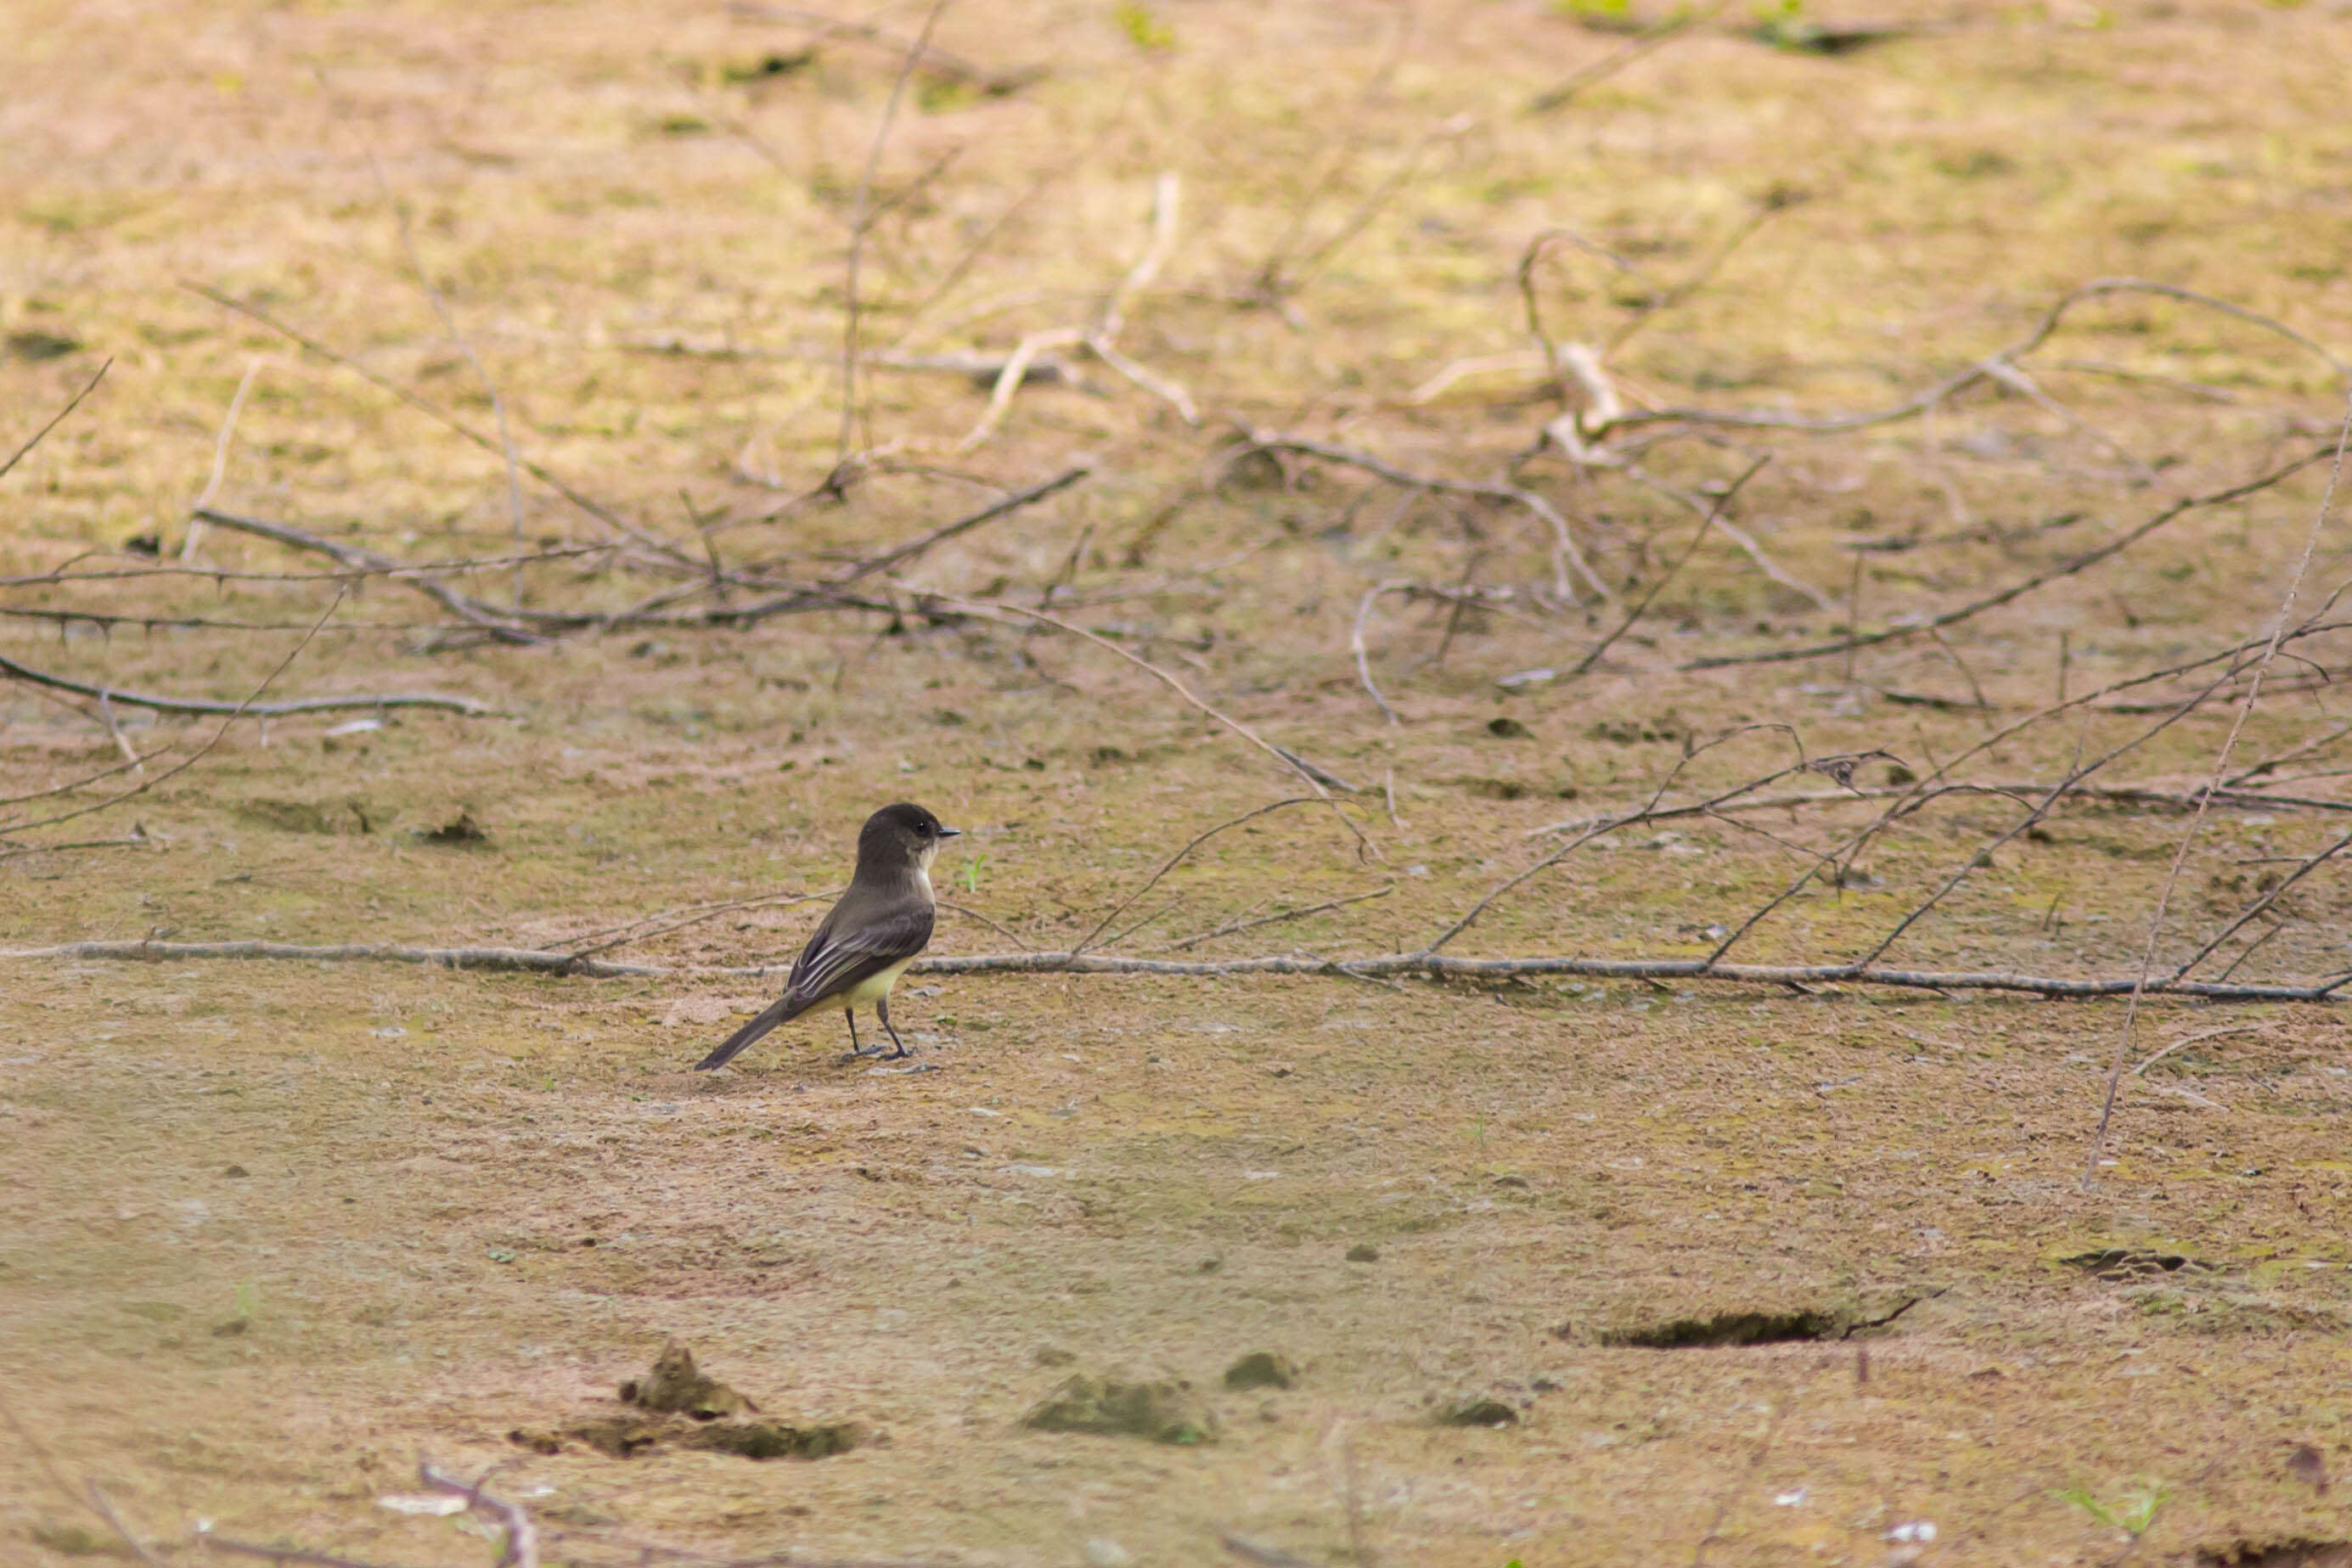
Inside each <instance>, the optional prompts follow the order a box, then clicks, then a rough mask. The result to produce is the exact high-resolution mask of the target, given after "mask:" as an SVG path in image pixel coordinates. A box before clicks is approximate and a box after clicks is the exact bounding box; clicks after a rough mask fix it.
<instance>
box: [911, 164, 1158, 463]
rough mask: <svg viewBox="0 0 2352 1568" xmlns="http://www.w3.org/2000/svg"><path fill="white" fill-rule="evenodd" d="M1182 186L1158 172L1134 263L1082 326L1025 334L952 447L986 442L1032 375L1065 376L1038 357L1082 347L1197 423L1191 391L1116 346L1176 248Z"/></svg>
mask: <svg viewBox="0 0 2352 1568" xmlns="http://www.w3.org/2000/svg"><path fill="white" fill-rule="evenodd" d="M1181 189H1182V187H1181V184H1180V183H1179V182H1178V180H1177V177H1176V175H1175V174H1174V173H1172V172H1161V174H1160V177H1159V178H1158V179H1157V180H1155V181H1154V182H1153V183H1152V197H1151V237H1150V241H1149V242H1148V243H1147V244H1146V245H1145V246H1144V251H1143V254H1142V255H1141V256H1139V257H1138V258H1137V259H1136V262H1135V265H1134V266H1133V267H1129V269H1128V271H1127V273H1126V275H1125V276H1124V277H1121V278H1120V279H1119V281H1118V283H1117V284H1116V285H1114V286H1113V287H1112V288H1111V290H1110V292H1109V293H1108V295H1106V296H1105V297H1104V298H1103V303H1102V308H1101V309H1100V310H1099V311H1098V312H1097V315H1096V318H1095V320H1094V322H1093V323H1092V324H1091V325H1089V326H1085V327H1050V328H1046V329H1044V330H1042V331H1036V332H1031V333H1028V334H1026V335H1025V336H1024V337H1023V338H1022V340H1021V341H1020V342H1019V343H1017V344H1015V345H1014V347H1013V351H1012V353H1010V354H1008V355H1007V356H1005V358H1004V360H1003V363H1002V365H1001V366H1000V367H999V368H998V370H997V372H996V380H995V383H994V385H993V386H992V387H991V388H990V391H989V395H988V406H987V408H986V409H985V410H983V411H982V413H981V416H980V419H979V422H978V423H975V424H974V425H973V426H972V427H971V430H970V431H969V432H968V433H967V434H965V435H964V437H963V439H962V440H961V441H959V442H958V443H957V444H956V447H955V449H956V451H958V452H959V453H963V452H971V451H976V450H977V449H978V448H980V447H981V446H982V445H983V444H986V443H987V441H988V439H989V437H990V436H992V435H993V434H996V429H997V427H998V426H999V425H1000V424H1002V423H1003V422H1004V416H1005V415H1006V414H1007V413H1009V412H1011V410H1012V407H1013V394H1014V393H1015V392H1019V391H1020V389H1021V387H1022V385H1023V384H1024V382H1027V381H1029V380H1030V379H1031V378H1032V376H1033V375H1034V376H1035V378H1036V379H1038V380H1041V381H1042V380H1047V379H1067V378H1068V377H1069V371H1068V369H1067V367H1066V366H1061V365H1059V364H1058V362H1057V361H1043V363H1044V365H1045V366H1050V367H1053V368H1054V369H1055V371H1056V375H1055V376H1054V377H1048V376H1047V375H1046V374H1045V372H1044V371H1043V370H1041V369H1040V368H1039V366H1040V362H1041V357H1042V356H1044V355H1045V354H1047V353H1049V352H1051V351H1052V350H1056V349H1072V348H1080V347H1083V348H1085V349H1086V350H1087V351H1088V352H1089V353H1091V354H1093V355H1094V356H1095V358H1097V359H1098V360H1100V361H1102V362H1103V363H1104V364H1106V365H1108V366H1109V367H1110V368H1111V369H1112V370H1114V371H1118V373H1119V374H1120V375H1122V376H1124V377H1126V378H1127V379H1128V380H1129V381H1130V382H1134V383H1135V384H1136V385H1137V386H1139V387H1141V388H1142V389H1143V390H1144V391H1145V392H1150V394H1151V395H1152V396H1154V397H1156V398H1159V399H1160V400H1161V401H1162V402H1166V403H1168V404H1169V405H1170V406H1171V407H1172V408H1173V409H1175V411H1176V413H1177V416H1178V417H1179V418H1181V420H1183V422H1184V423H1186V424H1191V425H1197V424H1199V423H1201V411H1200V409H1199V408H1198V407H1197V406H1196V405H1195V404H1194V403H1193V402H1192V394H1191V393H1190V392H1186V391H1185V390H1184V389H1183V387H1181V386H1180V385H1179V384H1177V383H1176V382H1172V381H1170V380H1169V379H1168V378H1166V377H1165V376H1162V375H1160V373H1159V372H1158V371H1154V370H1151V369H1150V368H1149V367H1148V366H1145V365H1143V364H1140V363H1139V362H1138V361H1135V360H1133V359H1131V358H1129V356H1128V355H1127V354H1126V353H1125V352H1124V351H1122V350H1120V349H1119V347H1118V334H1119V332H1120V330H1121V329H1123V328H1124V327H1125V326H1126V324H1127V311H1128V308H1129V306H1130V305H1131V304H1132V303H1133V302H1134V300H1135V298H1136V297H1137V296H1139V295H1140V294H1141V293H1142V292H1143V290H1145V289H1146V288H1148V287H1150V286H1151V283H1152V280H1153V279H1154V278H1156V277H1159V276H1160V268H1161V267H1164V266H1165V265H1166V264H1167V261H1168V257H1169V256H1171V254H1173V252H1174V250H1175V246H1176V217H1177V204H1178V201H1179V197H1180V193H1181Z"/></svg>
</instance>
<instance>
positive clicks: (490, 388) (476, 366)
mask: <svg viewBox="0 0 2352 1568" xmlns="http://www.w3.org/2000/svg"><path fill="white" fill-rule="evenodd" d="M367 160H368V168H369V170H370V171H371V172H373V173H374V175H375V186H376V190H377V191H378V193H381V194H382V195H383V199H384V203H385V204H386V205H388V206H390V207H391V208H392V216H393V221H394V223H395V224H396V225H399V229H400V248H401V250H402V251H403V252H404V253H405V254H406V256H408V270H409V271H410V272H411V273H413V274H415V277H416V287H418V288H420V289H422V290H424V292H425V298H426V299H428V300H430V301H432V304H433V314H434V315H435V316H436V317H438V318H439V319H440V321H441V329H442V330H443V331H444V332H446V333H447V334H449V339H450V340H451V341H452V342H454V343H456V344H457V351H458V352H459V353H461V354H463V355H464V356H465V357H466V363H467V364H468V365H470V366H471V367H473V371H474V379H475V380H477V381H478V382H481V383H482V391H483V392H485V393H487V394H488V397H489V400H490V414H491V417H492V418H494V419H495V420H496V421H497V422H498V427H499V456H500V457H501V458H502V459H503V460H504V461H505V464H506V479H507V521H508V525H509V528H510V529H511V530H512V532H513V535H514V545H515V549H516V551H517V552H518V553H520V551H521V549H522V533H523V528H522V473H521V467H520V463H519V462H518V460H517V458H516V456H515V442H514V426H513V423H511V422H510V421H509V419H508V418H507V400H506V396H505V394H504V393H502V392H499V383H498V382H496V381H494V380H492V379H491V376H490V368H489V367H488V365H486V364H484V363H482V356H481V355H479V354H478V353H476V352H475V351H474V344H473V340H471V339H469V338H467V336H466V334H465V333H464V332H462V331H460V330H459V329H458V327H457V313H456V312H455V311H453V310H451V309H450V308H449V301H448V300H447V299H446V298H444V297H443V296H442V293H441V290H440V289H439V288H438V287H436V286H435V285H434V282H433V276H432V274H431V273H429V272H427V271H426V270H425V258H424V257H423V256H419V255H418V254H417V252H416V236H415V234H414V233H413V232H412V231H411V230H410V228H409V225H408V207H407V205H406V204H404V203H403V202H402V201H401V200H400V199H399V198H398V197H397V196H395V195H394V194H393V190H392V182H391V181H389V180H387V179H386V178H384V172H383V162H382V161H381V160H379V159H378V158H377V157H376V155H375V149H374V148H373V146H371V147H369V148H368V149H367ZM231 417H232V418H233V417H234V415H232V416H231ZM210 499H211V497H210V496H209V495H207V496H206V497H205V500H206V501H209V500H210ZM201 505H202V503H200V504H199V506H200V507H201ZM513 584H514V601H515V602H516V603H517V604H520V603H521V602H522V572H521V570H520V569H518V570H516V572H515V575H514V579H513Z"/></svg>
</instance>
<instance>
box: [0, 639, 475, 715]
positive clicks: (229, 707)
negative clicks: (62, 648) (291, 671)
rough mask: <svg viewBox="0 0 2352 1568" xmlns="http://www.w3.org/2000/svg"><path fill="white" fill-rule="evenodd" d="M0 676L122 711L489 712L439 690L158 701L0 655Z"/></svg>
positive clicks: (472, 713) (156, 698)
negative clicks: (281, 698)
mask: <svg viewBox="0 0 2352 1568" xmlns="http://www.w3.org/2000/svg"><path fill="white" fill-rule="evenodd" d="M0 675H5V676H7V677H10V678H11V679H15V680H19V681H26V682H29V683H31V684H32V685H40V686H47V687H48V688H50V689H51V690H52V691H60V692H72V693H74V694H76V695H79V696H86V697H96V698H98V699H99V700H100V702H102V703H108V702H111V703H121V704H122V705H123V706H126V707H143V708H152V709H153V710H154V711H155V712H157V713H226V714H246V715H250V716H253V717H256V718H276V717H278V716H282V715H285V714H289V713H341V712H345V711H348V710H350V709H352V708H395V707H415V708H439V709H442V710H443V711H445V712H448V713H462V714H467V715H480V714H487V713H492V712H495V711H497V710H495V709H493V708H492V707H491V706H489V705H488V703H484V702H478V701H477V700H476V699H474V698H472V697H460V696H450V695H445V694H443V693H439V692H380V693H376V694H374V695H364V694H362V695H352V696H347V697H297V698H294V699H293V700H291V701H289V702H280V703H257V702H254V701H252V700H251V699H250V698H248V699H247V700H246V701H244V702H236V703H231V702H218V701H215V700H213V699H210V698H205V697H159V696H151V695H148V694H146V693H143V692H131V691H124V690H122V689H121V688H119V687H116V686H94V685H89V683H88V682H85V681H76V680H68V678H67V677H65V676H63V675H53V674H48V673H47V672H46V671H42V670H37V669H34V668H33V667H32V666H31V665H29V664H18V663H16V660H14V659H11V658H8V657H6V656H5V654H0Z"/></svg>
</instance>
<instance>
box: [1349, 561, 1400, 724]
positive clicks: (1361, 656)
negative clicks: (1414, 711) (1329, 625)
mask: <svg viewBox="0 0 2352 1568" xmlns="http://www.w3.org/2000/svg"><path fill="white" fill-rule="evenodd" d="M1413 586H1414V585H1413V584H1412V582H1411V581H1409V580H1405V579H1402V578H1391V579H1390V580H1388V581H1386V582H1376V583H1374V584H1373V585H1372V586H1371V587H1370V588H1368V589H1366V590H1364V596H1363V598H1361V599H1360V600H1358V601H1356V622H1355V624H1354V626H1353V627H1351V628H1350V629H1349V632H1348V652H1349V653H1352V654H1353V655H1355V660H1356V679H1357V681H1358V682H1360V684H1361V685H1362V686H1363V688H1364V690H1365V692H1366V693H1367V694H1368V695H1370V697H1371V699H1372V706H1375V707H1377V708H1379V709H1380V710H1381V716H1382V717H1383V718H1385V719H1387V720H1388V721H1389V723H1390V724H1391V726H1402V724H1403V723H1404V720H1402V719H1401V718H1399V717H1397V714H1396V709H1394V708H1392V707H1391V706H1389V699H1388V698H1386V697H1384V696H1382V695H1381V688H1380V687H1379V686H1377V685H1374V684H1373V683H1372V664H1371V653H1370V649H1368V648H1367V647H1366V646H1365V643H1364V622H1365V620H1366V619H1367V618H1368V617H1369V616H1370V614H1371V612H1372V606H1373V605H1375V604H1377V603H1379V602H1380V599H1381V595H1382V594H1384V593H1399V592H1402V591H1406V590H1409V589H1411V588H1412V587H1413Z"/></svg>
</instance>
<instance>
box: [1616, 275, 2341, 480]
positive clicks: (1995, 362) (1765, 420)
mask: <svg viewBox="0 0 2352 1568" xmlns="http://www.w3.org/2000/svg"><path fill="white" fill-rule="evenodd" d="M2116 294H2152V295H2158V296H2161V297H2163V298H2170V299H2178V300H2179V301H2181V302H2183V303H2184V304H2190V305H2199V306H2202V307H2204V308H2208V309H2211V310H2218V311H2220V312H2221V314H2223V315H2225V316H2229V317H2231V318H2233V319H2237V320H2240V321H2244V322H2246V323H2248V324H2250V325H2252V326H2256V327H2260V328H2262V329H2263V330H2265V331H2268V332H2273V333H2276V334H2277V335H2279V336H2281V337H2283V338H2285V339H2286V340H2288V341H2290V342H2292V343H2294V344H2296V345H2298V346H2299V347H2301V348H2304V349H2305V350H2309V351H2310V352H2311V353H2313V354H2315V355H2316V356H2317V357H2318V358H2319V359H2320V360H2322V361H2325V362H2326V365H2327V368H2328V369H2329V370H2330V371H2333V372H2334V373H2335V374H2336V378H2337V379H2338V380H2339V381H2345V382H2352V362H2347V361H2345V360H2343V359H2341V358H2339V357H2338V356H2337V355H2336V354H2335V353H2334V352H2332V351H2330V350H2328V349H2326V347H2324V346H2323V345H2321V344H2320V343H2319V342H2317V341H2316V340H2314V339H2312V338H2310V337H2308V336H2306V335H2305V334H2304V333H2302V332H2298V331H2296V330H2295V329H2294V328H2292V327H2289V326H2287V325H2286V324H2285V323H2284V322H2283V321H2279V320H2276V319H2273V318H2271V317H2268V316H2265V315H2263V314H2262V313H2261V312H2260V311H2256V310H2249V309H2247V308H2245V307H2244V306H2242V305H2234V304H2231V302H2230V301H2229V300H2226V299H2221V298H2215V297H2214V296H2212V295H2210V294H2200V293H2199V292H2198V291H2197V290H2196V289H2193V288H2183V287H2179V286H2178V285H2176V284H2170V283H2156V282H2151V281H2149V280H2147V279H2146V278H2139V277H2102V278H2095V279H2094V280H2092V281H2091V282H2089V283H2085V284H2083V285H2082V286H2080V287H2076V288H2074V289H2070V290H2069V291H2068V292H2067V293H2065V294H2064V295H2063V296H2061V297H2060V298H2059V299H2058V300H2057V302H2056V303H2055V304H2053V305H2052V306H2051V307H2050V308H2049V309H2048V310H2046V311H2045V312H2043V314H2042V319H2041V320H2040V321H2038V322H2036V323H2035V324H2034V327H2033V329H2032V331H2030V332H2028V333H2026V334H2025V336H2023V337H2022V338H2020V339H2019V340H2017V341H2015V342H2013V343H2011V344H2010V345H2009V346H2008V347H2006V348H2003V349H1999V350H1995V351H1994V352H1992V353H1990V354H1988V355H1986V356H1985V357H1984V358H1983V359H1981V360H1979V361H1976V362H1975V363H1973V364H1971V365H1969V367H1968V368H1966V369H1965V370H1962V371H1957V372H1955V373H1954V374H1952V375H1949V376H1947V377H1945V378H1944V379H1943V380H1942V381H1939V382H1936V383H1935V384H1933V385H1932V386H1929V387H1927V388H1926V389H1925V390H1923V391H1920V392H1915V393H1913V394H1912V395H1911V396H1909V397H1906V398H1904V399H1902V400H1900V401H1899V402H1894V403H1890V404H1889V405H1887V406H1886V407H1885V408H1880V409H1871V410H1866V411H1864V412H1862V413H1840V414H1829V415H1823V416H1819V417H1815V416H1810V415H1805V414H1795V413H1783V412H1781V411H1780V410H1777V409H1758V410H1750V411H1747V412H1738V411H1721V410H1716V409H1704V408H1654V409H1641V410H1634V411H1622V410H1621V411H1619V412H1616V413H1612V414H1610V415H1609V416H1607V417H1605V418H1591V417H1584V418H1580V419H1579V420H1578V422H1577V434H1580V435H1581V436H1582V437H1583V438H1584V439H1585V440H1587V441H1590V442H1596V443H1597V442H1601V441H1604V440H1606V439H1607V438H1608V437H1609V436H1610V435H1611V434H1614V433H1615V432H1617V431H1620V430H1632V429H1636V428H1639V427H1641V426H1643V425H1652V424H1694V425H1712V426H1717V427H1721V428H1727V429H1736V430H1788V431H1794V432H1798V433H1800V434H1810V435H1833V434H1841V433H1843V432H1847V431H1854V430H1865V429H1869V428H1871V427H1872V426H1874V425H1881V424H1894V423H1899V422H1901V421H1904V420H1906V419H1916V418H1918V417H1919V416H1921V415H1922V414H1925V413H1927V411H1928V410H1930V409H1932V408H1934V407H1936V406H1937V404H1939V403H1942V402H1946V401H1947V400H1948V399H1950V398H1951V397H1953V396H1955V395H1956V394H1958V393H1959V392H1965V391H1967V390H1968V389H1969V388H1970V387H1973V386H1975V385H1977V384H1978V383H1979V382H1988V381H1990V382H1999V381H2000V380H2001V379H2002V377H2003V375H2004V374H2005V373H2006V372H2007V371H2011V370H2013V369H2015V367H2016V362H2017V361H2019V360H2021V359H2023V358H2024V357H2025V356H2027V355H2028V354H2031V353H2032V352H2033V351H2034V350H2037V349H2039V348H2041V347H2042V344H2043V343H2045V342H2047V341H2048V340H2050V338H2051V335H2052V334H2053V333H2054V332H2056V331H2057V329H2058V328H2059V325H2060V324H2061V323H2062V322H2063V319H2065V316H2066V314H2067V312H2069V311H2070V310H2072V309H2073V308H2074V307H2075V306H2077V305H2080V304H2082V303H2083V302H2084V300H2088V299H2097V298H2105V297H2107V296H2110V295H2116Z"/></svg>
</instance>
